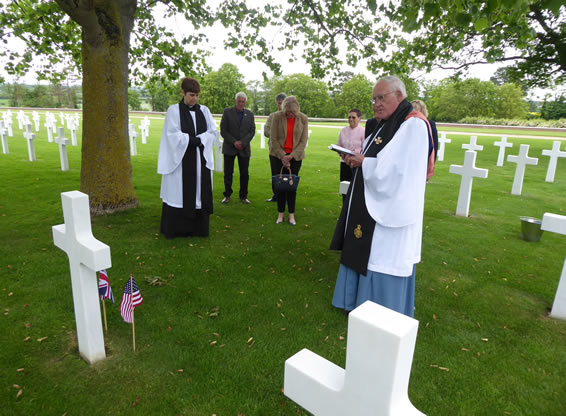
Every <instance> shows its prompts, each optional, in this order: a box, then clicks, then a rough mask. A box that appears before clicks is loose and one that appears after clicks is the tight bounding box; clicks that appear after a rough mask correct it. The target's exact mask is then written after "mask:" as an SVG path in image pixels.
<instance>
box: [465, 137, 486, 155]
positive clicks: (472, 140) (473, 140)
mask: <svg viewBox="0 0 566 416" xmlns="http://www.w3.org/2000/svg"><path fill="white" fill-rule="evenodd" d="M477 141H478V136H470V144H466V143H464V144H463V145H462V149H468V150H473V151H474V152H475V151H476V150H478V151H482V150H483V146H480V145H479V144H477Z"/></svg>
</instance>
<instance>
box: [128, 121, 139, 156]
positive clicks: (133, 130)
mask: <svg viewBox="0 0 566 416" xmlns="http://www.w3.org/2000/svg"><path fill="white" fill-rule="evenodd" d="M128 135H129V136H130V154H131V155H132V156H137V154H138V148H137V146H136V138H137V137H138V132H137V131H136V127H135V126H134V125H133V124H128Z"/></svg>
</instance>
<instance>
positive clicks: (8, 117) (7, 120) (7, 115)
mask: <svg viewBox="0 0 566 416" xmlns="http://www.w3.org/2000/svg"><path fill="white" fill-rule="evenodd" d="M2 118H3V119H4V127H5V128H6V130H8V137H14V132H13V130H12V112H11V111H10V110H8V111H6V112H4V113H3V114H2Z"/></svg>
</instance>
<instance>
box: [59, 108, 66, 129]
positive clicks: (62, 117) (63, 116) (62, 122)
mask: <svg viewBox="0 0 566 416" xmlns="http://www.w3.org/2000/svg"><path fill="white" fill-rule="evenodd" d="M59 118H60V119H61V124H62V125H63V126H64V125H65V114H64V113H63V112H62V111H60V112H59Z"/></svg>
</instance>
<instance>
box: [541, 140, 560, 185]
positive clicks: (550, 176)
mask: <svg viewBox="0 0 566 416" xmlns="http://www.w3.org/2000/svg"><path fill="white" fill-rule="evenodd" d="M560 144H561V142H559V141H558V140H557V141H555V142H552V150H547V149H545V150H543V151H542V155H543V156H550V161H549V162H548V170H547V171H546V179H545V182H554V175H555V174H556V162H558V158H559V157H566V152H562V151H560Z"/></svg>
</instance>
